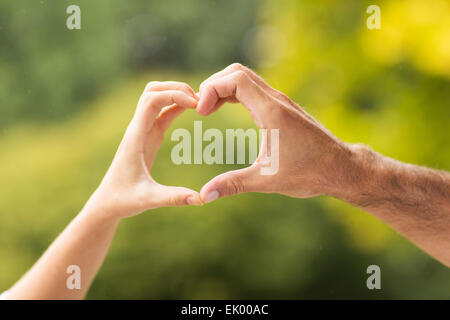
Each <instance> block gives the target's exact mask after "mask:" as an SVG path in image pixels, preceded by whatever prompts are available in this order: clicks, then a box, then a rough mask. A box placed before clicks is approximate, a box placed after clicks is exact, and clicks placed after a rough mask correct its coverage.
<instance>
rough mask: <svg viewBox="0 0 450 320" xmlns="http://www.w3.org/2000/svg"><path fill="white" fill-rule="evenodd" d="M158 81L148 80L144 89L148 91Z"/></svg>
mask: <svg viewBox="0 0 450 320" xmlns="http://www.w3.org/2000/svg"><path fill="white" fill-rule="evenodd" d="M158 83H159V81H150V82H148V83H147V84H146V85H145V91H150V90H152V89H153V88H154V87H155V86H156V85H157V84H158Z"/></svg>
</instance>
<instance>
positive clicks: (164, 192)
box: [151, 185, 202, 208]
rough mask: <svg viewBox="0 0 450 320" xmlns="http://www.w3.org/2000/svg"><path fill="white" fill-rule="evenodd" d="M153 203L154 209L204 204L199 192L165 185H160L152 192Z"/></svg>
mask: <svg viewBox="0 0 450 320" xmlns="http://www.w3.org/2000/svg"><path fill="white" fill-rule="evenodd" d="M151 202H152V206H153V207H154V208H159V207H177V206H186V205H201V204H202V201H201V199H200V195H199V194H198V192H196V191H194V190H191V189H188V188H184V187H173V186H164V185H159V186H158V188H156V190H153V191H152V201H151Z"/></svg>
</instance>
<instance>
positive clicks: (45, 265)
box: [7, 205, 119, 299]
mask: <svg viewBox="0 0 450 320" xmlns="http://www.w3.org/2000/svg"><path fill="white" fill-rule="evenodd" d="M99 211H101V209H96V208H93V207H92V206H89V205H87V206H86V207H85V208H84V209H83V210H82V212H81V213H80V214H79V215H78V216H77V217H76V218H75V219H74V220H73V221H72V222H71V223H70V224H69V226H68V227H67V228H66V229H65V230H64V231H63V232H62V233H61V234H60V236H59V237H58V238H57V239H56V240H55V241H54V242H53V244H52V245H51V246H50V247H49V248H48V250H47V251H46V252H45V253H44V255H43V256H42V257H41V258H40V259H39V260H38V262H37V263H36V264H35V265H34V266H33V267H32V268H31V269H30V270H29V271H28V273H27V274H25V275H24V276H23V277H22V279H20V280H19V281H18V282H17V283H16V284H15V285H14V286H13V287H12V288H11V290H10V291H9V293H8V296H7V298H8V299H82V298H84V296H85V295H86V293H87V290H88V289H89V286H90V284H91V282H92V280H93V279H94V277H95V275H96V273H97V272H98V270H99V269H100V266H101V264H102V262H103V260H104V258H105V256H106V253H107V251H108V248H109V246H110V244H111V241H112V239H113V236H114V233H115V231H116V229H117V226H118V224H119V221H118V220H117V219H116V220H111V219H110V218H105V217H104V215H102V214H101V212H99ZM70 265H76V266H78V267H79V268H80V271H81V288H80V289H69V288H68V287H67V284H66V283H67V279H68V278H69V277H70V276H71V275H70V274H68V273H67V268H68V267H69V266H70Z"/></svg>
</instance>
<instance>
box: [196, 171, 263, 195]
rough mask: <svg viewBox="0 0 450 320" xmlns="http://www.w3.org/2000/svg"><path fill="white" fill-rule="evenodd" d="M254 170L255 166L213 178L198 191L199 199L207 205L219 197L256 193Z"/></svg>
mask: <svg viewBox="0 0 450 320" xmlns="http://www.w3.org/2000/svg"><path fill="white" fill-rule="evenodd" d="M255 170H257V169H256V166H250V167H248V168H244V169H239V170H234V171H228V172H225V173H222V174H220V175H218V176H216V177H214V178H213V179H211V180H210V181H209V182H207V183H206V184H205V185H204V186H203V188H202V189H201V190H200V198H201V199H202V201H203V202H204V203H208V202H211V201H213V200H216V199H218V198H221V197H228V196H233V195H236V194H239V193H244V192H252V191H257V183H256V177H257V175H256V171H255Z"/></svg>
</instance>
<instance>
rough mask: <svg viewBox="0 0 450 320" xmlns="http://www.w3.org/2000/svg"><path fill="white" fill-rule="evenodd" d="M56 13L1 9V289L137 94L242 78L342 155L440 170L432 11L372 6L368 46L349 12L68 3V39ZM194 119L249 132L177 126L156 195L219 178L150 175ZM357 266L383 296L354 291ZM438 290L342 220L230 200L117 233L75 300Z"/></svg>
mask: <svg viewBox="0 0 450 320" xmlns="http://www.w3.org/2000/svg"><path fill="white" fill-rule="evenodd" d="M50 3H51V4H50ZM72 3H73V2H70V1H61V2H50V1H41V2H33V3H31V2H24V1H20V0H19V1H14V2H12V1H11V2H3V1H2V2H0V21H1V22H0V25H1V26H2V28H1V29H0V45H1V46H2V50H1V51H0V70H2V72H1V73H0V84H1V85H0V90H1V92H0V99H1V100H0V108H1V109H0V110H1V116H0V126H3V127H4V128H6V127H5V126H6V124H8V125H9V127H8V129H7V130H6V129H5V130H4V132H3V134H2V135H1V137H0V150H2V152H0V181H1V182H2V184H1V185H0V288H5V289H6V288H8V287H9V286H11V285H12V284H13V283H14V281H16V280H17V279H18V278H19V277H20V276H21V275H22V274H23V273H24V272H25V271H26V270H27V269H28V268H29V267H30V266H31V265H32V264H33V263H34V262H35V261H36V259H37V258H38V257H39V256H40V255H41V254H42V252H43V251H44V250H45V248H46V247H47V246H48V245H49V244H50V243H51V241H53V239H54V238H55V237H56V236H57V235H58V233H59V232H61V230H62V229H63V228H64V227H65V226H66V225H67V224H68V223H69V221H70V220H71V219H72V218H73V217H74V215H75V214H76V213H77V211H79V210H80V209H81V207H82V206H83V204H84V202H85V201H86V200H87V198H88V197H89V196H90V194H91V193H92V192H93V190H94V189H95V188H96V186H97V185H98V183H99V182H100V180H101V178H102V177H103V174H104V173H105V172H106V170H107V168H108V165H109V163H110V162H111V159H112V157H113V155H114V153H115V150H116V148H117V146H118V144H119V142H120V140H121V137H122V134H123V132H124V130H125V128H126V126H127V124H128V121H129V119H131V117H132V114H133V112H134V108H135V103H136V101H137V99H138V97H139V95H140V93H141V91H142V89H143V88H144V86H145V83H146V82H148V81H150V80H168V79H170V80H178V81H185V82H187V83H189V84H191V85H192V86H193V87H194V88H198V85H199V84H200V82H201V81H202V80H203V79H204V78H206V77H207V76H208V75H209V73H210V72H211V71H216V70H219V69H221V68H222V67H223V66H224V65H226V64H228V63H229V62H231V61H232V60H235V59H236V60H238V61H241V62H248V63H249V64H251V65H257V66H259V71H260V72H261V73H262V74H263V76H264V77H265V78H266V79H267V80H268V81H269V83H271V84H272V85H273V86H274V87H276V88H277V89H280V90H282V91H284V92H285V93H287V94H288V95H289V96H291V97H292V98H293V99H294V100H295V101H297V102H298V103H299V104H301V105H302V106H303V107H304V108H305V109H306V110H307V111H308V112H310V113H311V114H313V115H314V116H315V117H316V118H317V119H318V120H319V121H321V122H322V123H324V124H325V125H326V126H327V127H328V128H329V129H330V130H331V131H333V132H334V133H335V134H336V135H337V136H339V137H340V138H342V139H343V140H345V141H349V142H363V143H366V144H369V145H370V146H371V147H373V148H374V149H375V150H377V151H379V152H381V153H384V154H386V155H389V156H392V157H395V158H397V159H400V160H402V161H407V162H413V163H418V164H423V165H428V166H430V167H435V168H441V169H446V170H449V169H450V148H449V146H450V141H449V139H450V136H449V134H448V129H447V127H448V124H449V123H448V121H449V119H450V117H449V116H450V114H449V105H448V101H450V99H449V98H450V90H449V78H450V74H449V72H448V66H449V61H450V53H449V51H448V43H449V41H448V40H446V39H448V32H449V28H448V20H449V19H448V18H446V17H448V16H449V10H450V9H449V6H448V2H446V1H437V0H433V1H379V2H378V3H379V5H380V7H381V19H382V22H381V26H382V29H381V30H373V31H370V30H368V29H367V28H366V27H365V20H366V18H367V17H368V15H367V14H366V13H365V9H366V8H367V6H368V5H369V3H368V2H366V1H357V0H354V1H346V2H337V1H331V0H322V1H296V0H281V1H274V0H270V1H269V0H267V1H265V2H264V3H261V5H262V6H259V3H260V2H258V6H255V5H256V2H242V1H241V2H237V1H223V2H219V1H200V0H199V1H188V2H182V1H177V2H175V1H164V2H147V1H133V2H125V1H123V2H121V1H114V2H113V3H114V4H110V3H111V2H110V1H99V0H97V1H76V3H79V4H80V6H81V7H82V30H80V31H68V30H66V29H65V28H64V26H65V18H66V15H65V14H63V13H65V8H66V6H67V5H68V4H72ZM370 4H373V3H370ZM57 26H59V27H57ZM143 68H145V69H147V70H151V71H147V72H145V71H142V70H141V69H143ZM174 69H176V70H177V71H176V72H175V71H170V70H174ZM158 70H159V71H158ZM27 92H28V93H27ZM24 93H27V94H25V95H24ZM75 111H78V112H76V113H75ZM66 115H67V116H66ZM68 115H70V117H69V116H68ZM47 118H55V119H59V121H56V122H53V123H49V122H48V121H46V120H47ZM19 119H20V121H19ZM199 119H200V120H205V121H204V123H203V126H204V130H205V129H206V128H208V127H211V128H212V127H214V128H219V129H225V128H239V127H241V128H249V127H254V124H253V123H252V121H251V119H250V116H249V115H248V113H247V112H246V110H245V109H244V108H242V107H241V106H239V105H233V106H231V105H227V106H225V107H223V108H222V109H221V110H219V111H218V112H217V113H215V114H214V115H212V116H210V117H208V119H205V118H201V117H200V116H198V115H196V113H195V112H192V111H186V112H185V113H184V114H183V115H182V116H181V117H180V118H178V119H177V120H176V121H175V122H174V124H173V125H172V127H171V129H170V130H169V132H168V133H167V135H166V136H167V139H166V142H165V143H164V144H163V146H162V148H161V150H160V152H159V153H158V157H157V161H156V163H155V166H154V169H153V171H152V173H153V175H154V176H155V178H156V179H157V180H158V181H160V182H161V183H165V184H173V185H184V186H187V187H191V188H194V189H197V190H198V189H200V187H201V186H202V185H203V184H204V183H205V182H206V181H208V180H209V179H210V178H212V177H213V176H215V175H216V174H218V173H220V172H223V171H225V170H229V169H233V168H235V167H234V166H232V165H225V166H223V165H221V166H208V165H181V166H175V165H174V164H172V163H171V162H170V161H167V159H169V158H170V151H171V148H172V147H173V146H174V145H175V144H176V143H175V142H172V141H170V139H169V138H170V134H171V131H172V130H173V129H175V128H180V127H182V128H187V129H189V130H191V132H192V129H193V121H194V120H199ZM370 264H377V265H379V266H380V267H381V270H382V290H379V291H369V290H367V288H366V279H367V274H366V268H367V266H368V265H370ZM449 284H450V274H449V272H448V269H447V268H445V267H444V266H442V265H441V264H439V263H438V262H436V261H434V260H433V259H431V258H430V257H428V256H427V255H426V254H424V253H423V252H421V251H420V250H419V249H417V248H416V247H414V246H413V245H412V244H410V243H409V242H408V241H406V240H405V239H403V238H402V237H400V236H398V235H397V234H396V233H394V232H393V231H391V230H390V229H389V228H388V227H386V226H385V225H383V224H382V223H381V222H379V221H377V220H376V219H375V218H373V217H372V216H370V215H368V214H365V213H362V212H360V211H359V210H357V209H354V208H352V207H350V206H348V205H346V204H343V203H341V202H338V201H336V200H332V199H328V198H316V199H309V200H298V199H291V198H287V197H283V196H279V195H260V194H244V195H239V196H236V197H233V198H228V199H221V200H218V201H216V202H214V203H211V204H208V205H206V206H203V207H200V208H198V207H195V208H162V209H158V210H154V211H151V212H148V213H144V214H142V215H139V216H137V217H134V218H131V219H127V220H125V221H124V222H123V223H122V224H121V226H120V227H119V230H118V233H117V236H116V238H115V239H114V242H113V245H112V247H111V251H110V253H109V255H108V257H107V259H106V261H105V264H104V266H103V267H102V269H101V271H100V273H99V275H98V277H97V279H96V280H95V282H94V284H93V286H92V289H91V291H90V293H89V298H113V299H117V298H137V299H145V298H154V299H163V298H191V299H196V298H237V299H240V298H247V299H248V298H272V299H276V298H291V299H299V298H368V299H378V298H386V299H388V298H413V299H414V298H448V297H449V296H450V289H449V288H450V286H449Z"/></svg>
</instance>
